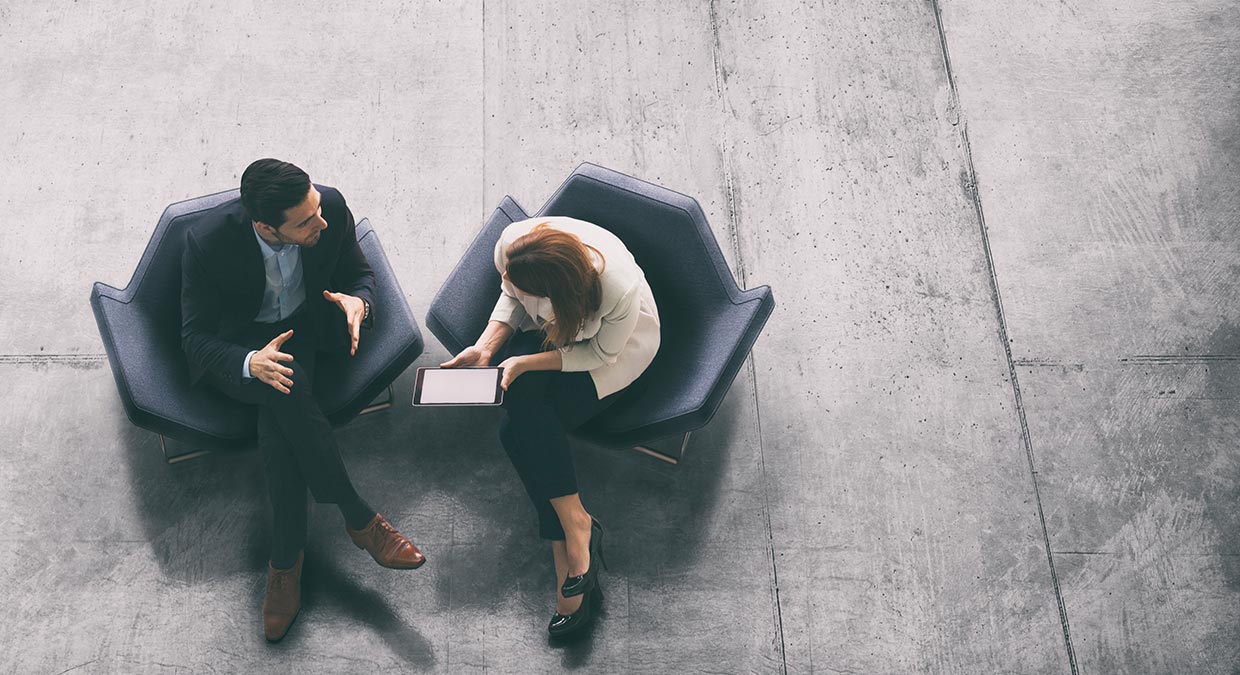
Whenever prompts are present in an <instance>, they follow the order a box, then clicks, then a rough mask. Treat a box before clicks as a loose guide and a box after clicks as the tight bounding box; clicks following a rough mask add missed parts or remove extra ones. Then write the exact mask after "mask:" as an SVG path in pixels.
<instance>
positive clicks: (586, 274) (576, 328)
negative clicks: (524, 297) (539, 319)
mask: <svg viewBox="0 0 1240 675" xmlns="http://www.w3.org/2000/svg"><path fill="white" fill-rule="evenodd" d="M550 225H551V224H550V223H539V224H538V225H537V226H535V227H534V229H532V230H530V231H529V233H528V234H525V235H522V236H521V237H519V238H517V240H516V241H514V242H512V244H511V245H509V246H508V281H510V282H512V284H513V285H514V286H516V287H517V288H519V289H521V291H522V292H525V293H529V294H530V295H536V296H539V297H543V298H548V299H550V300H551V308H552V310H553V311H554V312H555V317H554V319H553V320H552V321H551V322H549V323H548V324H547V325H546V327H545V330H546V332H547V346H551V345H555V346H558V347H562V346H564V345H566V344H568V343H569V341H570V340H572V339H573V337H574V336H576V335H577V333H579V332H580V331H581V329H582V327H583V326H584V325H585V323H586V320H587V319H589V318H590V315H591V314H593V313H595V312H597V311H598V309H599V305H600V304H602V302H603V284H602V282H601V281H600V279H599V277H600V273H601V271H602V270H600V269H595V268H594V263H593V261H592V260H591V259H590V251H594V253H595V254H596V255H598V257H599V259H600V260H603V254H602V253H600V252H599V250H598V249H596V248H594V247H593V246H590V245H589V244H586V243H585V242H583V241H581V239H579V238H578V237H577V236H576V235H574V234H572V233H569V232H564V231H561V230H557V229H555V228H552V227H551V226H550ZM604 264H606V261H604Z"/></svg>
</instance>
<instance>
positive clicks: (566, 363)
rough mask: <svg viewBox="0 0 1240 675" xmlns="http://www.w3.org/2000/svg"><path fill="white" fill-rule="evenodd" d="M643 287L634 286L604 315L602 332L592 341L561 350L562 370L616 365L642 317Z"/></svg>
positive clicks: (599, 330)
mask: <svg viewBox="0 0 1240 675" xmlns="http://www.w3.org/2000/svg"><path fill="white" fill-rule="evenodd" d="M640 290H641V284H633V286H632V287H630V288H629V289H628V290H627V291H625V293H624V294H623V295H621V296H620V298H619V299H618V300H617V301H616V303H615V305H613V306H612V307H610V308H603V309H604V310H605V311H603V312H601V313H600V314H601V315H600V320H601V321H600V324H599V329H598V333H596V334H595V335H594V337H592V338H590V339H588V340H582V341H580V342H574V343H572V344H568V345H564V346H563V347H561V348H560V359H561V361H562V365H561V367H560V370H562V371H564V372H575V371H581V370H594V369H595V368H599V367H601V366H610V365H613V364H615V362H616V359H617V358H618V357H619V356H620V350H622V349H624V345H625V344H627V343H628V341H629V338H630V337H632V335H633V331H634V330H635V329H636V328H637V320H638V318H640V316H641V312H640V311H639V310H640V309H641V296H640V294H639V291H640Z"/></svg>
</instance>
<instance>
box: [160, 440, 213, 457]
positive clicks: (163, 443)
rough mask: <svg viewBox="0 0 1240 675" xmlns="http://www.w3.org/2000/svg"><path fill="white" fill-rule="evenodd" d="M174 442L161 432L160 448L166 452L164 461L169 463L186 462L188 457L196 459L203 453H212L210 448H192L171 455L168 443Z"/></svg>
mask: <svg viewBox="0 0 1240 675" xmlns="http://www.w3.org/2000/svg"><path fill="white" fill-rule="evenodd" d="M173 442H174V441H172V440H171V439H166V438H164V435H163V434H159V450H160V452H162V453H164V461H165V462H167V463H168V464H176V463H177V462H184V461H185V460H187V459H194V458H195V457H202V456H203V455H209V454H211V451H210V450H191V451H189V452H183V453H180V454H174V455H169V454H168V445H169V444H171V443H173Z"/></svg>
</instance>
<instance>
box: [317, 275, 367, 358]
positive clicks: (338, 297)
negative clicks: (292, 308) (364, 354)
mask: <svg viewBox="0 0 1240 675" xmlns="http://www.w3.org/2000/svg"><path fill="white" fill-rule="evenodd" d="M323 297H324V298H327V299H328V300H330V301H332V302H334V303H336V306H337V307H339V308H340V311H342V312H344V319H345V321H347V322H348V324H349V336H350V337H352V338H353V346H352V347H350V348H349V356H353V355H354V354H356V353H357V338H358V336H359V335H361V330H362V317H363V316H365V314H366V303H364V302H362V299H361V298H358V297H355V296H352V295H345V294H344V293H332V292H331V291H323Z"/></svg>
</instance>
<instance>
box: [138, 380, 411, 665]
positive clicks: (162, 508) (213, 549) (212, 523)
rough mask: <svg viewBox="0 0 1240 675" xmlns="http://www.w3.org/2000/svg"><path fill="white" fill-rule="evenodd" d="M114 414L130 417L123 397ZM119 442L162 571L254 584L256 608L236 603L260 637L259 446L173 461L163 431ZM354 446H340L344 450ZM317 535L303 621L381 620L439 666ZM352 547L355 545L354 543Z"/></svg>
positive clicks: (263, 513)
mask: <svg viewBox="0 0 1240 675" xmlns="http://www.w3.org/2000/svg"><path fill="white" fill-rule="evenodd" d="M115 414H117V415H123V414H124V413H123V411H122V410H121V408H120V404H119V401H118V402H117V405H116V413H115ZM380 414H381V413H380ZM345 428H347V426H346V427H345ZM338 433H339V430H338ZM121 443H122V445H123V446H124V447H125V449H126V451H125V452H124V456H125V458H126V469H127V471H128V474H129V480H130V484H131V486H132V490H133V493H134V495H135V496H136V498H137V502H138V512H139V516H140V520H141V523H142V527H143V530H144V533H145V535H146V539H147V541H149V542H150V546H151V549H152V551H153V553H154V557H155V559H156V561H157V563H158V565H159V569H160V572H161V574H162V575H163V577H164V578H165V579H168V580H171V581H174V582H178V583H181V584H187V585H193V584H198V583H202V582H211V581H220V580H226V579H230V578H234V577H241V578H243V579H247V580H252V582H253V588H254V597H253V599H252V602H251V603H250V605H251V606H250V607H249V608H238V609H239V610H242V611H243V610H246V609H252V611H253V613H254V620H253V622H252V623H251V624H246V623H243V624H241V625H243V626H246V625H253V626H254V631H253V636H254V639H256V640H261V636H260V634H259V629H258V626H259V625H260V622H261V613H260V612H261V609H260V608H261V607H262V601H263V595H264V593H265V588H266V586H265V581H266V576H265V572H266V568H267V561H268V553H269V544H270V538H271V514H270V510H271V507H270V504H269V501H268V498H267V485H266V479H265V477H264V475H263V467H262V458H261V456H260V453H259V451H258V449H257V447H256V444H254V443H248V444H244V445H239V446H236V447H230V448H213V449H212V452H210V453H209V454H206V455H203V456H201V457H198V458H195V459H191V460H186V461H183V462H178V463H175V464H168V463H166V462H165V461H164V458H163V453H162V451H161V448H160V442H159V437H158V436H157V435H155V434H153V433H151V432H148V431H145V430H142V429H138V428H136V427H132V426H127V427H126V431H125V433H124V437H123V438H122V439H121ZM346 443H347V442H342V449H343V446H344V445H345V444H346ZM319 508H331V509H334V507H332V506H328V505H322V506H320V507H319ZM340 534H341V536H343V533H340ZM314 539H315V534H314V533H313V527H312V534H311V541H310V543H309V544H308V546H307V556H306V557H307V562H306V563H305V568H304V570H303V596H302V601H303V608H302V612H303V614H302V616H300V617H299V618H298V621H299V622H300V621H303V620H305V619H307V618H308V617H307V616H306V615H305V613H306V612H307V611H310V612H313V608H315V607H321V606H332V605H334V606H337V607H340V608H343V609H344V611H345V612H346V613H347V614H349V615H351V616H353V617H355V618H356V619H357V620H358V622H364V623H366V624H369V625H371V626H374V627H375V629H376V630H377V631H378V633H379V635H380V636H381V637H382V639H383V640H384V641H385V642H386V643H387V644H388V645H389V646H390V647H391V649H392V651H393V653H395V654H397V655H399V656H400V657H401V658H402V659H404V660H405V661H406V662H407V663H409V664H410V665H411V666H413V667H416V668H418V669H423V668H430V667H432V666H433V665H434V663H435V655H434V652H433V649H432V648H431V644H430V642H429V641H428V640H427V639H426V638H425V637H424V636H423V635H422V634H421V633H420V632H419V631H418V630H417V629H416V628H415V627H413V626H410V625H406V624H405V623H404V622H403V621H402V619H401V618H400V616H399V614H398V613H397V612H396V611H395V610H394V609H393V607H392V605H391V604H390V603H389V602H388V600H387V599H385V598H384V596H383V595H382V594H381V593H378V592H376V591H374V590H371V589H368V588H366V587H364V586H362V585H360V584H358V583H357V582H356V581H355V580H353V579H352V578H351V576H350V575H349V574H348V573H347V572H345V571H344V570H341V569H340V568H339V567H338V566H337V565H336V564H335V562H334V561H333V559H332V556H331V555H330V554H328V553H327V552H326V551H323V550H322V548H321V547H316V542H315V541H314ZM335 543H339V541H338V540H334V544H335ZM346 543H347V540H346ZM334 544H333V545H334ZM347 545H348V546H349V548H350V549H352V544H347ZM361 555H365V554H364V553H362V554H361ZM298 633H299V632H298V631H297V630H293V631H292V632H291V633H290V634H289V635H288V636H287V637H286V638H285V639H284V640H283V641H282V642H280V643H278V644H277V645H271V647H273V648H284V645H286V644H288V645H295V644H296V643H297V639H298V638H297V635H298Z"/></svg>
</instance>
